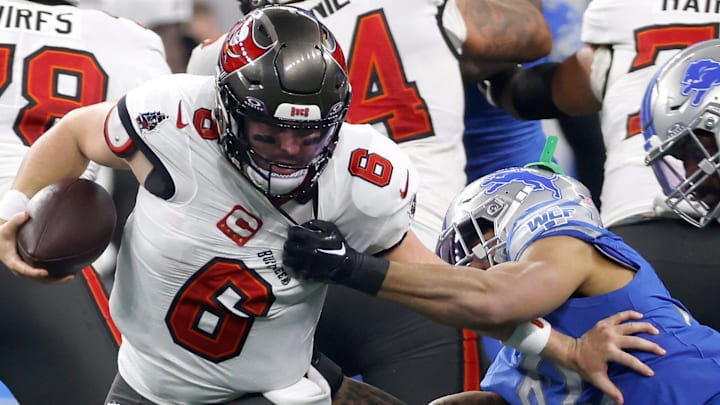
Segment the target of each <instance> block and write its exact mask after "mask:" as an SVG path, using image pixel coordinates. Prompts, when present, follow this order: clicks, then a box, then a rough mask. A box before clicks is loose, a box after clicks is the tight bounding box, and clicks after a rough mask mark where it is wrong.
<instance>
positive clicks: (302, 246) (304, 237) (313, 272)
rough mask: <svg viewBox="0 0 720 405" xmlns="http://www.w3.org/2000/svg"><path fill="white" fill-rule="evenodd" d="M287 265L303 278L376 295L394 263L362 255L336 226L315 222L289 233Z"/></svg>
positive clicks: (285, 255) (284, 259) (315, 220)
mask: <svg viewBox="0 0 720 405" xmlns="http://www.w3.org/2000/svg"><path fill="white" fill-rule="evenodd" d="M283 265H284V266H287V267H289V268H291V269H292V270H293V271H294V272H295V275H296V276H297V277H299V278H302V279H307V280H315V281H324V282H334V283H340V284H344V285H346V286H348V287H350V288H354V289H356V290H359V291H362V292H365V293H367V294H370V295H376V294H377V292H378V291H379V290H380V287H381V286H382V283H383V280H385V276H386V275H387V271H388V267H389V266H390V262H388V261H387V260H385V259H381V258H377V257H374V256H370V255H366V254H363V253H359V252H358V251H356V250H355V249H353V248H351V247H350V246H349V245H348V244H347V242H346V241H345V237H343V235H342V234H341V233H340V230H339V229H338V228H337V226H335V224H333V223H332V222H327V221H321V220H317V219H313V220H310V221H308V222H305V223H304V224H302V225H296V226H293V227H291V228H290V230H289V231H288V238H287V240H286V241H285V249H284V250H283Z"/></svg>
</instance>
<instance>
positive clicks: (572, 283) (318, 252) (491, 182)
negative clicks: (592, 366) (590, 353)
mask: <svg viewBox="0 0 720 405" xmlns="http://www.w3.org/2000/svg"><path fill="white" fill-rule="evenodd" d="M330 249H340V250H342V251H343V253H342V254H338V253H337V251H336V252H333V253H330V252H329V250H330ZM437 251H438V253H439V254H440V255H441V257H443V258H444V259H445V260H446V261H447V262H449V263H451V264H453V265H455V267H452V266H442V265H418V264H412V265H410V264H401V263H397V262H388V261H386V260H384V259H380V258H376V257H373V256H368V255H363V254H360V253H358V252H356V251H354V250H353V249H351V248H350V247H349V246H348V245H347V244H346V243H345V242H344V239H343V237H342V235H340V234H339V232H338V231H337V230H336V228H335V227H334V225H333V224H331V223H327V222H314V223H310V224H305V225H304V226H303V227H296V228H293V229H292V230H291V232H290V237H289V239H288V241H287V242H286V244H285V256H287V257H286V263H292V264H293V265H294V266H295V271H297V272H299V273H301V274H303V275H304V276H305V277H308V278H313V279H323V280H332V281H334V282H339V283H345V284H347V285H350V286H351V287H352V286H354V288H357V289H360V290H363V291H366V292H368V293H377V295H378V296H379V297H382V298H385V299H389V300H392V301H396V302H399V303H402V304H404V305H408V306H410V307H412V308H413V309H415V310H418V311H420V312H422V313H424V314H425V315H427V316H429V317H431V318H433V319H436V320H438V321H440V322H444V323H448V324H452V325H458V326H464V327H470V328H473V329H476V330H479V331H483V330H487V328H488V327H497V326H499V325H505V324H508V323H516V322H520V321H527V320H532V319H535V318H536V317H538V316H544V319H546V320H547V321H549V324H543V325H541V326H540V327H539V328H538V330H539V331H544V332H539V333H538V336H545V335H547V334H548V331H547V330H548V329H550V328H548V327H547V326H548V325H552V327H553V328H555V329H557V330H559V331H561V332H563V333H565V334H568V335H570V336H574V337H578V336H581V335H582V334H583V333H585V332H586V331H588V330H589V329H590V328H592V327H593V325H595V324H596V323H597V322H599V321H601V320H602V319H603V318H605V317H608V316H610V315H612V314H614V313H616V312H618V311H623V310H634V311H637V312H639V313H642V314H643V315H644V320H645V321H647V322H649V323H651V324H652V325H654V326H655V327H656V328H657V329H658V330H659V334H657V335H648V334H644V333H643V334H640V335H639V336H641V337H644V338H646V339H648V340H650V341H653V342H655V343H657V344H659V345H660V346H661V347H663V348H664V349H666V353H665V354H664V355H658V353H657V352H655V353H648V352H634V351H631V352H630V353H632V354H634V355H635V356H637V357H638V358H639V359H640V360H642V361H643V362H645V363H646V364H648V365H649V366H651V367H652V368H653V370H654V376H652V377H645V376H641V375H639V374H636V373H635V372H634V371H632V370H631V369H629V368H627V367H625V366H622V365H619V364H617V363H610V364H609V368H608V375H609V376H610V379H611V380H612V382H613V383H614V384H615V385H616V386H617V387H618V388H619V389H620V390H621V392H622V394H623V396H624V400H625V401H627V403H631V404H638V403H643V404H669V403H672V404H720V385H718V383H717V382H718V381H720V333H718V332H717V331H715V330H713V329H711V328H709V327H707V326H704V325H701V324H699V323H698V322H697V321H696V320H695V318H693V316H692V314H690V313H689V311H688V310H687V309H686V308H685V306H684V305H683V304H682V303H681V302H679V301H677V300H675V299H674V298H672V297H671V296H670V294H669V293H668V291H667V289H666V288H665V286H664V285H663V284H662V282H661V281H660V279H659V278H658V277H657V275H656V273H655V271H654V270H653V268H652V266H650V264H648V262H647V261H646V260H645V259H643V258H642V257H641V256H640V255H639V254H638V253H637V252H636V251H635V250H633V249H632V248H630V247H629V246H628V245H627V244H625V243H624V242H623V241H622V239H620V238H619V237H617V236H616V235H614V234H613V233H611V232H610V231H608V230H606V229H604V228H603V227H602V225H601V223H600V220H599V214H598V211H597V209H596V207H595V206H594V204H593V203H592V200H591V199H590V195H589V192H588V190H587V188H586V187H585V186H583V185H582V184H581V183H580V182H578V181H577V180H575V179H573V178H571V177H569V176H565V175H561V174H557V173H555V172H553V171H551V170H547V169H545V168H511V169H504V170H500V171H497V172H494V173H491V174H489V175H487V176H485V177H482V178H480V179H478V180H476V181H475V182H473V183H471V184H470V185H468V186H467V187H466V188H465V190H464V191H463V192H462V193H460V194H459V195H458V196H457V197H456V198H455V200H454V201H453V203H452V204H451V206H450V209H449V210H448V212H447V215H446V217H445V229H444V231H443V233H442V235H441V237H440V240H439V243H438V249H437ZM464 266H473V267H479V268H483V269H487V271H477V270H476V269H470V268H468V267H464ZM368 280H371V281H369V282H366V281H368ZM368 285H375V286H379V287H378V288H377V289H376V290H373V289H365V288H364V286H368ZM494 337H497V338H499V339H501V340H502V339H506V343H507V342H508V341H511V340H512V339H513V337H512V336H509V335H505V336H500V335H495V336H494ZM637 337H638V336H635V338H637ZM534 340H536V338H535V337H532V338H530V339H529V340H528V341H524V342H520V346H525V349H526V350H524V351H525V353H522V352H520V351H518V350H516V349H514V348H512V347H510V346H511V345H507V346H505V347H503V348H502V350H501V351H500V353H499V354H498V356H497V357H496V359H495V361H494V362H493V364H492V365H491V367H490V369H489V370H488V373H487V375H486V377H485V378H484V380H483V382H482V387H483V388H484V389H485V390H486V392H477V393H474V394H473V393H462V394H459V396H460V397H461V398H445V399H443V400H440V401H437V403H477V401H478V400H479V399H480V397H490V398H489V399H495V400H497V401H502V400H504V401H507V402H509V403H512V404H525V403H536V404H546V403H548V404H549V403H552V404H559V403H573V404H574V403H583V404H588V403H592V404H604V403H610V402H611V401H610V399H609V398H607V397H604V396H603V394H602V393H601V392H600V391H599V390H598V389H597V388H595V387H593V386H591V385H590V384H588V383H586V382H583V376H581V375H579V374H577V373H575V372H573V371H570V370H568V369H565V368H563V367H559V366H558V365H556V364H553V363H552V362H549V361H547V360H542V359H541V358H540V357H538V356H537V355H536V354H539V352H540V351H541V350H542V341H543V340H545V341H546V338H544V337H543V338H542V339H537V340H538V341H539V344H537V343H538V342H535V341H534ZM528 345H529V346H530V347H529V349H530V350H527V349H528V347H527V346H528ZM623 355H628V353H624V354H623ZM678 370H682V372H678ZM463 401H467V402H463ZM499 403H502V402H499Z"/></svg>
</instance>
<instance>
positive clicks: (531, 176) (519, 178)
mask: <svg viewBox="0 0 720 405" xmlns="http://www.w3.org/2000/svg"><path fill="white" fill-rule="evenodd" d="M557 179H558V175H556V174H553V175H552V176H551V177H544V176H540V175H537V174H535V173H532V172H528V171H525V170H519V169H508V170H502V171H500V172H497V174H495V175H493V176H491V177H490V178H489V179H486V180H484V181H483V182H482V183H480V186H481V187H487V190H486V191H485V194H488V195H489V194H492V193H494V192H495V191H497V190H498V189H500V188H501V187H503V186H506V185H508V184H510V183H514V182H520V183H522V184H524V185H526V186H530V187H532V191H542V190H547V191H550V192H552V194H553V197H554V198H558V199H559V198H560V197H561V195H560V188H559V187H557V186H556V185H555V180H557Z"/></svg>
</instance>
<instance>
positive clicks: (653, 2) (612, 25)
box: [582, 0, 720, 226]
mask: <svg viewBox="0 0 720 405" xmlns="http://www.w3.org/2000/svg"><path fill="white" fill-rule="evenodd" d="M718 17H720V8H718V6H717V4H715V2H712V1H705V0H703V1H699V2H686V1H674V0H672V1H668V0H632V1H627V0H593V1H591V2H590V4H589V6H588V8H587V10H586V12H585V15H584V18H583V33H582V39H583V42H585V43H589V44H598V45H609V46H610V47H611V49H612V64H611V66H610V71H609V73H608V78H607V84H606V89H605V93H604V99H603V106H602V132H603V136H604V138H605V148H606V150H607V160H606V162H605V183H604V185H603V190H602V195H601V201H602V209H601V213H602V219H603V224H604V225H605V226H611V225H613V224H615V223H617V222H618V221H621V220H623V219H625V218H628V217H630V216H633V215H637V214H642V213H647V212H652V211H653V199H654V197H655V196H656V195H659V194H662V190H661V188H660V186H659V185H658V182H657V180H656V179H655V176H654V175H653V172H652V169H651V168H649V167H647V166H645V164H644V162H643V159H644V157H645V151H644V148H643V144H644V139H643V136H642V130H641V128H640V116H639V112H640V106H641V102H642V97H643V95H644V94H645V89H646V87H647V86H648V84H649V83H650V80H651V79H652V76H653V75H654V74H655V72H656V71H657V70H658V68H659V67H660V66H662V65H663V64H664V63H665V62H666V61H667V60H668V59H670V57H672V56H673V55H675V54H676V53H677V52H678V51H679V50H681V49H683V48H685V47H687V46H688V45H690V44H693V43H695V42H700V41H703V40H706V39H711V38H717V36H718V32H720V31H719V30H718V28H720V24H719V23H718V21H719V20H718Z"/></svg>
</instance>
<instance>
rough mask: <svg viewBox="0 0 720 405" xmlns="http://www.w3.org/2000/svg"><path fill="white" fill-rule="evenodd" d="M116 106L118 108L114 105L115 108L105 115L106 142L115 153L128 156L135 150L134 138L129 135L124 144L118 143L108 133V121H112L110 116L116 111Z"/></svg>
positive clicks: (104, 130)
mask: <svg viewBox="0 0 720 405" xmlns="http://www.w3.org/2000/svg"><path fill="white" fill-rule="evenodd" d="M115 108H117V106H113V108H111V109H110V111H108V114H107V116H106V117H105V124H104V125H103V132H104V134H105V142H106V143H107V144H108V146H109V147H110V150H112V151H113V153H115V154H116V155H118V156H120V157H126V156H128V155H129V154H130V152H132V151H133V150H135V144H134V143H133V141H132V138H130V137H128V139H127V141H125V143H123V144H122V145H116V144H115V142H113V141H112V140H111V139H110V134H109V133H108V122H110V116H111V115H112V113H113V111H115Z"/></svg>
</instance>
